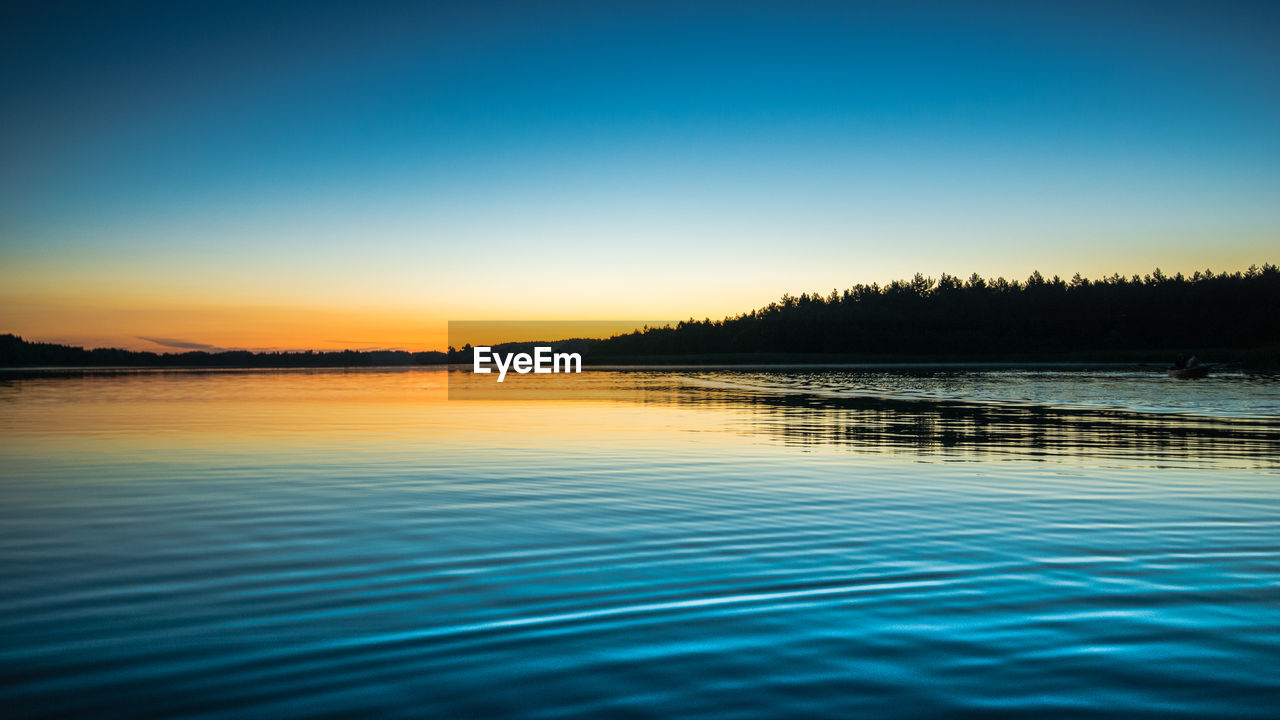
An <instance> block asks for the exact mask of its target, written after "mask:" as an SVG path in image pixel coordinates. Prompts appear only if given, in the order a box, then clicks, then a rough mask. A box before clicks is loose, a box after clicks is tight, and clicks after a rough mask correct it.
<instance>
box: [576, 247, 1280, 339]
mask: <svg viewBox="0 0 1280 720" xmlns="http://www.w3.org/2000/svg"><path fill="white" fill-rule="evenodd" d="M1277 317H1280V270H1277V268H1276V266H1274V265H1270V264H1267V265H1263V266H1262V267H1257V266H1254V267H1250V268H1249V269H1248V270H1247V271H1244V272H1234V273H1222V274H1215V273H1213V272H1212V271H1210V270H1205V271H1204V272H1196V273H1195V274H1193V275H1191V276H1190V277H1187V276H1184V275H1182V274H1181V273H1179V274H1178V275H1174V276H1172V277H1170V276H1168V275H1165V274H1164V273H1162V272H1161V271H1160V270H1159V269H1156V270H1155V271H1154V272H1152V273H1151V274H1150V275H1147V276H1145V277H1139V276H1137V275H1135V276H1133V277H1131V278H1125V277H1122V276H1120V275H1112V276H1111V277H1108V278H1103V279H1101V280H1093V281H1091V280H1087V279H1085V278H1083V277H1081V276H1080V275H1079V274H1076V275H1075V276H1074V277H1072V278H1071V279H1070V280H1069V281H1064V280H1062V279H1061V278H1059V277H1057V276H1055V277H1053V278H1052V279H1047V278H1045V277H1044V276H1042V275H1041V274H1040V273H1039V272H1034V273H1032V274H1031V276H1030V277H1029V278H1027V280H1026V281H1025V282H1018V281H1016V280H1013V281H1010V280H1006V279H1005V278H996V279H994V280H987V279H984V278H982V277H981V276H979V275H977V274H974V275H971V276H969V279H968V280H967V281H963V282H962V281H961V280H960V279H959V278H958V277H955V276H952V275H947V274H943V275H942V277H940V278H938V279H937V280H934V279H933V278H929V277H925V276H924V275H920V274H917V275H916V276H915V277H914V278H912V279H911V280H895V281H894V282H891V283H889V284H888V285H886V286H884V287H881V286H879V285H876V284H872V285H855V286H854V287H851V288H849V289H847V290H845V291H843V292H837V291H835V290H832V291H831V293H830V294H828V295H825V296H824V295H822V294H819V293H814V294H807V293H806V294H803V295H800V296H799V297H794V296H792V295H789V294H788V295H783V296H782V299H781V300H779V301H778V302H775V303H771V304H770V305H768V306H767V307H763V308H760V309H758V310H755V311H752V312H749V313H744V314H742V315H737V316H735V317H728V318H725V319H723V320H710V319H706V320H693V319H690V320H686V321H683V322H681V323H679V324H677V325H676V326H675V327H663V328H645V329H644V330H641V331H636V332H634V333H630V334H627V335H620V336H617V337H613V338H610V339H609V340H604V341H601V342H599V343H597V344H596V345H595V346H593V347H592V351H591V358H592V360H593V361H595V362H600V361H610V360H621V359H628V358H631V359H635V358H645V357H657V356H694V355H730V356H732V355H750V354H762V353H766V354H774V353H787V354H793V355H794V354H805V355H819V354H824V355H842V356H858V357H868V356H881V357H883V356H899V357H913V358H916V357H918V358H937V359H944V358H982V357H997V356H1000V357H1006V358H1007V357H1026V358H1046V357H1067V356H1074V357H1083V356H1089V357H1093V358H1101V357H1118V356H1126V357H1132V356H1134V354H1137V353H1142V352H1146V351H1166V350H1170V349H1183V350H1191V351H1196V350H1202V349H1214V350H1224V349H1230V350H1235V351H1239V352H1237V355H1241V356H1248V357H1249V358H1253V359H1258V360H1269V361H1270V362H1274V361H1275V360H1274V358H1275V357H1276V356H1277V354H1280V350H1277V348H1278V347H1280V322H1277V320H1276V318H1277Z"/></svg>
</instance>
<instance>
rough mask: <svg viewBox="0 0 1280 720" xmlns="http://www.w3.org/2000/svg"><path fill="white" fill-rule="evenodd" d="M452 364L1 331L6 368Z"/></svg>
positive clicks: (373, 353)
mask: <svg viewBox="0 0 1280 720" xmlns="http://www.w3.org/2000/svg"><path fill="white" fill-rule="evenodd" d="M444 362H447V358H446V356H445V354H444V353H442V352H435V351H429V352H416V353H411V352H406V351H403V350H363V351H361V350H342V351H339V352H315V351H310V350H308V351H305V352H249V351H247V350H228V351H225V352H205V351H202V350H196V351H191V352H183V353H153V352H137V351H134V350H121V349H118V348H97V349H94V350H86V349H85V348H81V347H72V346H70V345H56V344H53V343H38V342H28V341H26V340H23V339H22V338H21V337H19V336H17V335H0V367H113V366H116V367H237V368H254V367H262V368H290V367H373V366H388V365H435V364H440V363H444Z"/></svg>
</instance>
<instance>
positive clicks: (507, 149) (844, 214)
mask: <svg viewBox="0 0 1280 720" xmlns="http://www.w3.org/2000/svg"><path fill="white" fill-rule="evenodd" d="M1033 5H1034V6H1035V7H1031V6H1033ZM1046 5H1047V4H1045V3H1016V2H1009V3H995V2H992V3H962V2H937V3H915V2H886V3H857V2H845V3H790V2H788V3H751V2H734V3H694V2H689V3H657V2H636V3H608V2H595V3H507V4H489V3H477V2H466V3H436V4H420V3H403V4H396V3H377V2H374V3H358V4H357V3H321V2H308V3H298V4H292V5H291V4H290V3H243V4H241V3H160V2H157V3H111V2H101V3H87V4H85V5H83V6H76V5H73V4H68V3H37V2H29V3H17V4H15V3H8V4H6V8H5V9H4V10H3V11H2V12H3V15H2V16H0V28H2V29H0V68H3V69H2V70H0V73H2V74H0V107H3V110H4V111H3V112H2V113H0V157H2V158H3V159H4V160H3V162H2V163H0V252H2V253H3V255H2V257H3V260H4V262H3V263H2V265H3V270H0V281H3V284H4V286H5V289H4V290H3V291H0V294H2V295H3V297H0V301H2V302H3V304H4V308H5V309H4V310H3V311H0V323H2V324H3V325H4V327H0V331H6V330H8V331H19V332H22V333H23V334H25V335H28V336H33V337H41V338H48V339H60V340H65V341H82V342H90V343H94V342H95V341H101V342H111V343H113V344H130V345H131V346H138V347H151V346H149V345H147V344H146V343H145V342H142V341H137V340H136V338H137V337H138V336H148V337H162V338H179V339H181V340H182V341H183V342H195V343H209V344H213V345H217V346H227V345H236V346H253V347H260V346H269V345H272V343H271V342H269V341H268V338H271V337H273V334H274V336H281V337H285V336H287V339H286V340H282V341H281V342H284V343H285V344H288V345H293V346H297V345H309V346H327V345H329V344H331V343H329V342H328V341H329V340H333V339H335V338H333V337H329V336H330V335H333V334H334V333H339V334H343V335H349V334H350V333H351V332H352V331H353V330H354V329H367V330H368V332H369V333H371V334H369V335H368V337H367V338H365V339H361V340H360V341H361V342H364V343H366V344H367V345H369V346H373V345H387V346H406V347H422V346H434V345H436V344H438V342H436V339H437V338H438V337H439V336H440V335H442V333H443V327H444V325H443V323H444V320H446V319H448V318H454V319H483V318H493V319H508V318H520V317H538V318H545V317H563V318H613V317H627V316H632V317H644V318H652V317H687V316H690V315H695V316H698V317H701V316H704V315H711V316H716V315H723V314H726V313H733V312H738V311H742V310H748V309H750V308H752V307H754V306H757V305H760V304H763V303H767V302H768V301H770V300H771V299H774V298H776V297H777V296H779V295H781V294H782V293H783V292H792V293H799V292H802V291H813V290H820V291H829V290H830V289H831V288H833V287H847V286H849V285H851V284H853V283H856V282H872V281H878V282H885V281H888V280H891V279H894V278H896V277H901V276H910V275H911V274H912V273H914V272H916V271H922V272H925V273H927V274H933V275H937V274H938V273H940V272H944V271H945V272H951V273H956V274H966V275H967V274H968V273H970V272H975V271H976V272H979V273H981V274H984V275H999V274H1004V275H1010V276H1018V277H1025V275H1026V274H1027V273H1029V272H1030V271H1031V270H1032V269H1040V270H1041V271H1043V272H1045V273H1046V274H1048V275H1052V274H1055V273H1059V274H1063V275H1070V274H1071V273H1073V272H1076V271H1081V272H1083V273H1085V274H1086V275H1093V276H1096V275H1100V274H1104V273H1105V274H1109V273H1111V272H1114V271H1119V272H1122V273H1126V274H1127V273H1133V272H1146V271H1150V270H1151V269H1152V268H1154V267H1156V266H1160V267H1162V268H1163V269H1165V270H1166V271H1179V270H1182V271H1187V270H1191V269H1195V268H1203V267H1206V266H1211V267H1213V268H1215V269H1236V268H1238V267H1244V266H1247V265H1248V264H1250V263H1262V262H1268V261H1269V262H1274V261H1276V260H1277V252H1276V249H1277V247H1280V242H1277V240H1280V40H1278V38H1280V3H1273V2H1263V3H1232V2H1225V3H1178V2H1153V3H1124V2H1098V3H1092V2H1074V3H1059V4H1056V5H1058V7H1056V8H1049V7H1045V6H1046ZM254 318H257V320H254ZM255 322H256V323H257V324H256V325H255V324H254V323H255ZM330 328H333V329H332V331H330ZM237 332H238V333H241V335H236V333H237ZM340 339H347V338H340Z"/></svg>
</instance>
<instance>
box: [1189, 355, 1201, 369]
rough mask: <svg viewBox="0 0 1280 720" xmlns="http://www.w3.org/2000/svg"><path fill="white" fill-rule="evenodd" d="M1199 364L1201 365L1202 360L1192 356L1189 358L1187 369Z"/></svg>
mask: <svg viewBox="0 0 1280 720" xmlns="http://www.w3.org/2000/svg"><path fill="white" fill-rule="evenodd" d="M1199 364H1200V358H1198V357H1196V356H1195V355H1192V356H1191V357H1189V358H1187V367H1189V368H1193V367H1195V366H1197V365H1199Z"/></svg>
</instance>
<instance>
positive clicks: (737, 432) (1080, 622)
mask: <svg viewBox="0 0 1280 720" xmlns="http://www.w3.org/2000/svg"><path fill="white" fill-rule="evenodd" d="M478 377H480V376H470V375H467V374H465V373H450V372H448V371H446V370H445V369H444V368H413V369H386V370H352V371H343V370H288V371H262V370H255V371H240V372H225V371H219V372H167V371H146V372H105V373H104V372H98V373H86V374H70V375H41V374H30V375H25V376H24V375H17V376H15V375H10V376H8V379H4V380H0V428H2V429H3V432H2V433H0V467H2V470H0V582H2V587H3V588H4V590H3V593H2V595H0V637H2V638H3V641H2V642H3V645H2V646H0V706H2V707H4V708H6V711H5V712H6V714H7V715H8V716H10V717H66V716H75V715H79V716H92V717H136V716H139V715H155V716H166V717H210V716H219V715H232V714H234V715H241V716H255V717H261V716H269V717H273V718H290V717H302V716H307V717H317V716H352V715H361V714H363V715H379V716H404V717H421V716H438V717H450V716H453V717H516V716H519V717H535V718H551V717H566V716H600V717H615V716H617V717H691V716H697V717H706V718H749V717H819V716H827V717H832V716H838V717H921V716H937V715H960V714H974V715H982V716H1006V717H1045V716H1054V715H1059V716H1089V717H1115V718H1134V717H1143V716H1146V717H1161V718H1164V717H1187V718H1203V717H1258V718H1262V717H1268V718H1269V717H1274V716H1275V713H1276V709H1277V708H1278V707H1280V672H1277V671H1276V668H1277V667H1280V381H1277V380H1276V379H1275V378H1267V377H1248V376H1245V375H1241V374H1238V373H1237V374H1231V373H1227V374H1222V375H1219V376H1217V377H1210V378H1208V379H1206V380H1202V381H1176V380H1170V379H1168V378H1165V377H1162V376H1161V375H1160V373H1159V372H1152V371H1144V370H1141V369H1117V370H1091V371H1062V370H1041V369H1034V368H1031V369H1014V370H980V369H920V368H911V369H892V368H888V369H886V368H879V369H874V368H835V369H823V370H803V369H785V368H776V369H756V370H708V369H702V370H699V369H690V370H681V371H668V372H662V371H652V370H648V371H645V370H629V371H628V370H614V371H593V372H588V373H584V374H582V375H580V376H556V377H555V378H553V379H551V380H550V381H549V382H551V383H552V384H550V385H547V384H545V383H544V385H543V386H540V387H542V389H544V390H548V391H547V392H542V393H533V394H532V395H536V397H533V396H531V395H530V394H529V393H526V392H524V391H523V390H522V387H521V386H518V385H517V384H516V381H520V380H525V379H529V380H531V381H532V380H533V379H532V378H525V377H521V378H516V379H515V380H512V379H511V378H509V379H508V380H507V383H506V384H510V385H512V387H511V388H507V387H498V386H495V385H493V384H492V380H491V379H490V378H485V380H484V383H485V384H483V385H481V384H478V383H480V381H479V380H478V379H477V378H478ZM538 382H542V381H541V380H539V381H538ZM451 384H452V387H451ZM523 387H524V388H529V387H534V386H532V385H526V386H523ZM451 396H452V397H453V399H449V398H450V397H451Z"/></svg>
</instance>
